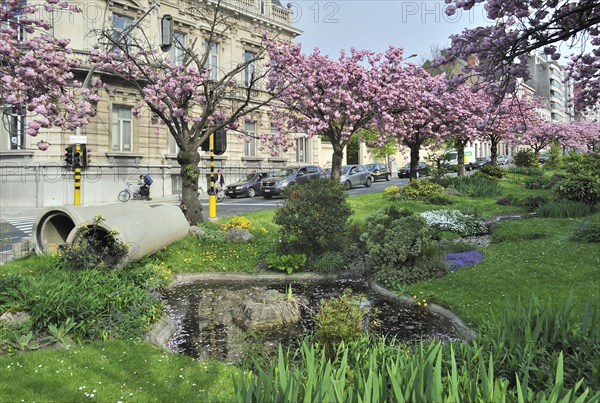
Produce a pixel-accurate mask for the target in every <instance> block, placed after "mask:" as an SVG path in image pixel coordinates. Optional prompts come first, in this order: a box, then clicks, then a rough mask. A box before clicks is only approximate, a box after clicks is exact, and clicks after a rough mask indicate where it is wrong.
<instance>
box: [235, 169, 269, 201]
mask: <svg viewBox="0 0 600 403" xmlns="http://www.w3.org/2000/svg"><path fill="white" fill-rule="evenodd" d="M274 174H275V172H252V173H249V174H248V175H244V176H242V177H241V178H240V179H239V180H238V181H237V182H235V183H232V184H229V185H227V187H226V188H225V194H226V195H227V196H229V197H231V198H232V199H235V198H236V197H238V196H248V197H254V196H256V195H260V194H261V189H262V184H261V183H262V180H263V179H265V178H268V177H271V176H273V175H274Z"/></svg>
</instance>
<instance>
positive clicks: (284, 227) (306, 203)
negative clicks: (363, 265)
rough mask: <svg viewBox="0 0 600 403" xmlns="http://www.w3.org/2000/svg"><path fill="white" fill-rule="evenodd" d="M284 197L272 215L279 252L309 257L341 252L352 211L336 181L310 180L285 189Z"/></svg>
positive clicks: (340, 185) (344, 193) (343, 191)
mask: <svg viewBox="0 0 600 403" xmlns="http://www.w3.org/2000/svg"><path fill="white" fill-rule="evenodd" d="M286 196H287V200H286V201H285V203H284V205H283V206H282V207H280V208H278V209H277V211H276V212H275V216H274V222H275V223H276V224H279V225H280V226H281V228H280V230H279V231H280V234H281V238H282V242H281V243H282V245H281V246H282V250H281V252H282V253H304V254H306V255H307V256H309V257H310V256H315V255H320V254H322V253H324V252H326V251H342V250H343V249H344V245H345V244H346V242H347V240H346V238H345V237H344V236H343V235H344V234H346V233H347V231H346V229H347V227H348V219H349V217H350V215H351V214H352V210H351V209H350V206H349V205H348V201H347V200H346V199H347V198H348V193H347V192H346V191H345V190H344V187H343V186H342V184H340V183H339V181H333V180H331V179H317V180H311V181H308V183H306V184H304V185H302V186H298V185H294V186H291V187H290V188H288V189H286ZM332 234H336V235H335V236H332Z"/></svg>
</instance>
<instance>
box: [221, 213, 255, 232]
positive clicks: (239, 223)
mask: <svg viewBox="0 0 600 403" xmlns="http://www.w3.org/2000/svg"><path fill="white" fill-rule="evenodd" d="M232 228H236V229H247V230H248V231H251V230H252V223H251V222H250V220H249V219H247V218H246V217H244V216H235V217H233V218H232V219H231V220H229V222H227V223H225V224H223V225H222V226H221V229H222V230H223V231H228V230H230V229H232Z"/></svg>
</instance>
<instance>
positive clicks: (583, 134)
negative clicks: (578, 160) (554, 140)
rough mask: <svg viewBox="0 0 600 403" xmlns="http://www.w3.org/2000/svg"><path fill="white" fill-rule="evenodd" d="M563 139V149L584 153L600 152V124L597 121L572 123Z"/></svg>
mask: <svg viewBox="0 0 600 403" xmlns="http://www.w3.org/2000/svg"><path fill="white" fill-rule="evenodd" d="M568 129H569V130H566V131H565V134H564V136H563V137H562V138H561V142H560V144H561V145H562V146H563V147H567V148H571V149H574V150H579V151H583V152H598V145H599V144H600V122H597V121H585V120H582V121H571V122H570V123H569V126H568Z"/></svg>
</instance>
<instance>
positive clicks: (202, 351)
mask: <svg viewBox="0 0 600 403" xmlns="http://www.w3.org/2000/svg"><path fill="white" fill-rule="evenodd" d="M287 285H288V284H284V283H280V284H276V283H274V284H265V283H262V284H249V283H247V282H245V283H237V284H236V283H234V284H232V283H228V284H215V283H214V282H212V283H202V282H199V283H194V284H186V285H181V286H178V287H176V288H174V289H172V290H170V291H169V292H168V293H167V294H165V301H166V307H165V310H166V312H167V313H168V314H169V316H171V318H172V319H173V320H174V321H175V322H176V324H177V331H176V333H175V334H174V336H173V337H172V338H171V340H170V341H169V348H170V349H171V350H172V351H174V352H181V353H184V354H187V355H189V356H192V357H194V358H200V359H208V358H214V359H220V360H224V361H228V362H234V361H236V360H239V359H240V358H241V357H242V352H243V345H244V341H245V339H246V338H247V333H246V332H245V331H244V330H242V329H240V328H239V327H238V326H237V325H236V324H235V323H234V321H233V316H232V311H233V310H234V308H236V307H237V306H239V304H240V303H241V302H242V301H244V300H245V299H247V298H248V297H250V296H252V295H256V294H258V293H261V292H263V291H265V290H267V289H275V290H278V291H279V292H281V293H283V294H285V292H286V287H287ZM345 288H350V289H351V290H352V292H353V293H354V294H359V293H362V294H365V296H366V298H367V300H368V303H369V304H371V306H373V307H375V308H377V309H378V310H379V312H380V313H379V315H378V316H377V318H378V322H379V326H378V327H377V329H376V330H375V331H376V333H378V334H379V335H386V336H387V337H389V338H391V337H396V338H397V339H400V340H405V341H413V340H419V339H421V338H425V339H430V338H433V337H435V338H439V339H457V338H459V336H458V333H457V332H456V330H455V329H454V328H453V326H452V324H451V323H450V321H448V320H447V319H446V318H444V317H442V316H439V315H436V314H432V313H430V312H427V311H425V310H422V309H421V308H418V307H415V306H411V305H408V304H406V303H402V302H401V301H397V300H393V299H388V298H385V297H383V296H381V295H379V294H377V293H376V292H374V291H373V290H372V289H371V288H370V287H369V286H368V284H366V283H365V282H364V281H358V280H347V279H346V280H336V281H327V282H322V281H320V282H314V281H313V282H292V290H293V293H294V295H302V296H304V297H306V298H307V299H308V301H309V303H308V310H311V309H316V308H317V307H318V304H319V301H320V300H322V299H328V298H332V297H336V296H339V295H340V294H341V293H342V291H343V290H344V289H345ZM312 328H313V323H312V321H311V316H310V312H309V311H305V312H304V315H303V319H302V321H301V322H300V323H298V324H295V325H289V326H286V328H284V329H276V330H266V331H262V332H259V335H258V337H259V338H260V339H261V340H263V342H264V347H265V349H266V350H267V351H274V350H275V349H276V347H277V345H278V344H279V343H280V342H281V343H283V344H284V345H286V346H294V345H295V344H296V343H297V342H298V341H299V340H300V339H301V338H302V337H303V336H304V335H305V334H308V333H309V332H311V331H312Z"/></svg>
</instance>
